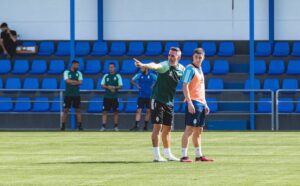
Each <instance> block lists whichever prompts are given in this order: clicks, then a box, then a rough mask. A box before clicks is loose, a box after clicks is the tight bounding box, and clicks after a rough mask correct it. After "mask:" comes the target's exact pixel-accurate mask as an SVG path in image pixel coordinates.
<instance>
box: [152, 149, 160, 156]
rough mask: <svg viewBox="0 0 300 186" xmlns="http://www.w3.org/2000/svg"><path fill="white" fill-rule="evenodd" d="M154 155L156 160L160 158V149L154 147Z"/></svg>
mask: <svg viewBox="0 0 300 186" xmlns="http://www.w3.org/2000/svg"><path fill="white" fill-rule="evenodd" d="M153 155H154V158H159V157H160V151H159V147H153Z"/></svg>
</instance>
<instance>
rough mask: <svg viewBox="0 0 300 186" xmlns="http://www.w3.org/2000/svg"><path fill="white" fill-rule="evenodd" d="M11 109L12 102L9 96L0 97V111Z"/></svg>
mask: <svg viewBox="0 0 300 186" xmlns="http://www.w3.org/2000/svg"><path fill="white" fill-rule="evenodd" d="M12 109H13V102H12V99H11V98H10V97H0V112H9V111H12Z"/></svg>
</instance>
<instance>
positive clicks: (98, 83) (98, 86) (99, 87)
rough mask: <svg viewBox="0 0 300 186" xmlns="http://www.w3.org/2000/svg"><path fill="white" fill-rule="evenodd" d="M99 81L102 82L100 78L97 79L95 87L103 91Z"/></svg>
mask: <svg viewBox="0 0 300 186" xmlns="http://www.w3.org/2000/svg"><path fill="white" fill-rule="evenodd" d="M101 81H102V78H99V79H98V81H97V85H96V89H97V90H103V88H102V85H101Z"/></svg>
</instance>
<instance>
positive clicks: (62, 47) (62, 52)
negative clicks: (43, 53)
mask: <svg viewBox="0 0 300 186" xmlns="http://www.w3.org/2000/svg"><path fill="white" fill-rule="evenodd" d="M70 45H71V43H70V42H69V41H60V42H58V44H57V51H56V53H55V55H57V56H69V55H70V47H71V46H70Z"/></svg>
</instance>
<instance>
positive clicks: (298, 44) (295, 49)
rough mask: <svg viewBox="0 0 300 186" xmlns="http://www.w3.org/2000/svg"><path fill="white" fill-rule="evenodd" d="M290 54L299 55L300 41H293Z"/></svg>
mask: <svg viewBox="0 0 300 186" xmlns="http://www.w3.org/2000/svg"><path fill="white" fill-rule="evenodd" d="M291 55H292V56H296V57H299V56H300V42H294V45H293V49H292V53H291Z"/></svg>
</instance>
